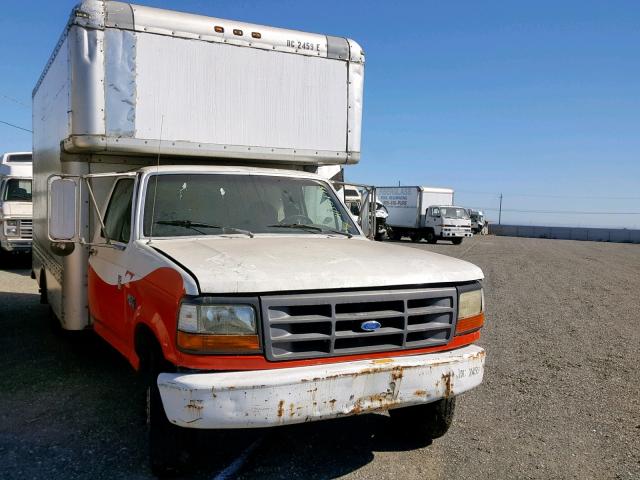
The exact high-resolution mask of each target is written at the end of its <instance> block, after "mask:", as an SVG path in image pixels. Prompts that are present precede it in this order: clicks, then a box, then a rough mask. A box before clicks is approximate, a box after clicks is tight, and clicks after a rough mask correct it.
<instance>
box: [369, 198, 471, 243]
mask: <svg viewBox="0 0 640 480" xmlns="http://www.w3.org/2000/svg"><path fill="white" fill-rule="evenodd" d="M376 193H377V196H378V199H379V200H380V201H381V202H382V203H384V205H385V206H386V207H387V210H388V211H389V216H388V218H387V225H388V227H389V231H390V237H391V239H393V240H400V239H401V238H402V237H409V238H411V241H413V242H419V241H420V240H422V239H423V238H424V239H425V240H426V241H427V242H429V243H436V242H437V241H438V240H451V241H452V242H453V243H454V244H456V245H459V244H461V243H462V240H464V238H465V237H472V236H473V234H472V233H471V220H470V219H469V215H468V214H467V211H466V210H465V209H464V208H463V207H456V206H455V205H454V204H453V193H454V192H453V190H452V189H450V188H432V187H420V186H410V187H404V186H403V187H376Z"/></svg>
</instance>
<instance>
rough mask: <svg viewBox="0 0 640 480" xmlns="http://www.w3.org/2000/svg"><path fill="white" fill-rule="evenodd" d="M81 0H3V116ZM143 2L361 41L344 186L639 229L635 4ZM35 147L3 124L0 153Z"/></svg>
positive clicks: (520, 215)
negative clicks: (419, 193)
mask: <svg viewBox="0 0 640 480" xmlns="http://www.w3.org/2000/svg"><path fill="white" fill-rule="evenodd" d="M75 3H77V2H76V1H73V0H20V1H14V0H2V13H1V14H0V121H4V122H10V123H13V124H15V125H17V126H20V127H24V128H27V129H30V128H31V110H30V108H31V90H32V88H33V86H34V85H35V83H36V81H37V79H38V77H39V75H40V73H41V71H42V69H43V67H44V65H45V63H46V61H47V59H48V58H49V55H50V53H51V51H52V49H53V47H54V46H55V44H56V42H57V39H58V37H59V35H60V33H61V31H62V29H63V27H64V25H65V23H66V21H67V18H68V15H69V12H70V10H71V8H72V7H73V5H74V4H75ZM139 3H141V4H145V5H150V6H156V7H164V8H171V9H177V10H182V11H188V12H192V13H198V14H203V15H210V16H216V17H221V18H230V19H237V20H240V21H247V22H253V23H259V24H266V25H273V26H278V27H283V28H293V29H298V30H306V31H311V32H320V33H325V34H330V35H337V36H347V37H350V38H353V39H355V40H356V41H357V42H358V43H359V44H360V45H362V47H363V48H364V50H365V53H366V66H365V98H364V113H363V127H362V128H363V134H362V154H361V161H360V164H359V165H357V166H354V167H347V168H346V171H345V176H346V178H347V180H349V181H352V182H357V183H366V184H373V185H389V184H393V185H397V184H398V183H400V184H402V185H426V186H432V187H451V188H454V189H455V191H456V196H455V202H456V203H457V204H460V205H464V206H468V207H477V208H478V207H479V208H483V209H484V210H485V213H486V214H487V216H488V218H489V219H490V220H491V221H495V222H497V221H498V210H497V209H498V206H499V195H500V194H502V196H503V197H502V208H503V211H502V218H501V220H502V223H510V224H528V225H568V226H605V227H625V228H640V2H638V1H637V0H634V1H616V2H602V1H597V2H594V1H587V0H580V1H573V0H568V1H563V2H558V1H537V2H519V1H510V2H509V1H500V2H498V1H486V2H477V1H460V2H442V1H439V2H434V1H406V2H400V1H395V2H392V1H385V2H382V1H380V2H375V1H360V0H358V1H348V2H347V1H344V0H343V1H335V0H324V1H323V2H321V3H318V2H301V1H299V0H298V1H288V0H284V1H278V2H276V1H273V2H269V1H265V0H261V1H260V0H252V1H250V0H233V1H232V0H215V1H214V0H140V1H139ZM30 149H31V135H30V133H28V132H25V131H22V130H19V129H16V128H12V127H9V126H7V125H5V124H2V123H0V151H15V150H30ZM558 212H561V213H558ZM562 212H565V213H562ZM566 212H570V213H566Z"/></svg>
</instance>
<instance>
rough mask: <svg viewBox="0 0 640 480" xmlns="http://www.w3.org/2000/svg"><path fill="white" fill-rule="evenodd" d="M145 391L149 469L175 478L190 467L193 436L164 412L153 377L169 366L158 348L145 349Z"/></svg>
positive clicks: (166, 369)
mask: <svg viewBox="0 0 640 480" xmlns="http://www.w3.org/2000/svg"><path fill="white" fill-rule="evenodd" d="M142 368H143V369H144V371H143V372H142V374H143V376H144V385H145V389H146V417H147V421H146V424H147V434H148V439H149V440H148V441H149V466H150V467H151V471H152V472H153V474H154V475H156V476H157V477H161V478H167V477H176V476H179V475H181V474H182V473H184V472H185V470H187V466H188V465H189V464H190V461H189V460H190V458H191V451H192V447H193V445H192V443H193V442H192V441H191V439H192V438H193V435H192V433H193V432H191V431H190V430H189V429H187V428H182V427H178V426H176V425H174V424H172V423H171V422H170V421H169V419H168V418H167V415H166V414H165V412H164V407H163V405H162V397H161V396H160V389H159V388H158V383H157V378H158V374H159V373H160V372H162V371H170V369H171V367H170V365H169V364H168V362H166V361H165V360H164V357H163V356H162V353H161V351H160V349H159V346H157V345H152V346H149V348H148V350H147V351H146V352H145V358H144V360H143V363H142Z"/></svg>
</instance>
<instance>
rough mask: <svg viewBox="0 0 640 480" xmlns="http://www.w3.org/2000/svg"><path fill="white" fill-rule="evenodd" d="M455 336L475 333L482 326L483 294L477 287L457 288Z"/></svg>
mask: <svg viewBox="0 0 640 480" xmlns="http://www.w3.org/2000/svg"><path fill="white" fill-rule="evenodd" d="M459 292H460V294H459V296H458V321H457V322H456V335H464V334H467V333H471V332H475V331H476V330H479V329H480V328H481V327H482V326H483V325H484V293H483V291H482V288H479V286H478V285H477V284H476V285H471V286H470V287H466V286H465V287H459Z"/></svg>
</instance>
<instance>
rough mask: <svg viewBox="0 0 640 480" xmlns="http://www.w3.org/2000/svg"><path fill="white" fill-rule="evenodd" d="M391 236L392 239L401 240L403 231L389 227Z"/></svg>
mask: <svg viewBox="0 0 640 480" xmlns="http://www.w3.org/2000/svg"><path fill="white" fill-rule="evenodd" d="M389 238H391V240H393V241H395V242H398V241H400V240H402V232H399V231H397V230H394V229H393V228H391V229H389Z"/></svg>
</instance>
